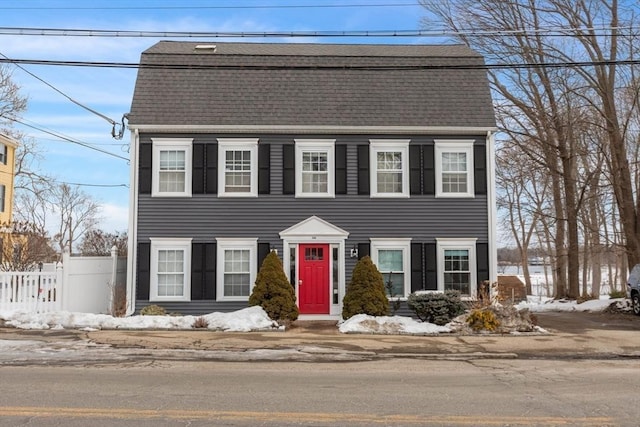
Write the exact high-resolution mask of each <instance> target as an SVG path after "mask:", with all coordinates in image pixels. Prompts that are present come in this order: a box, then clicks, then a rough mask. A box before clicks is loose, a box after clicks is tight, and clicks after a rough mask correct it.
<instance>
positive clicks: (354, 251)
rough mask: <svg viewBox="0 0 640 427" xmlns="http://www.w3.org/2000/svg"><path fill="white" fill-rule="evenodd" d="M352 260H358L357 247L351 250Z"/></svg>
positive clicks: (354, 246)
mask: <svg viewBox="0 0 640 427" xmlns="http://www.w3.org/2000/svg"><path fill="white" fill-rule="evenodd" d="M351 258H358V247H357V246H356V245H353V248H351Z"/></svg>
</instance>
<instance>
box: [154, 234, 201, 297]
mask: <svg viewBox="0 0 640 427" xmlns="http://www.w3.org/2000/svg"><path fill="white" fill-rule="evenodd" d="M150 282H151V286H150V289H149V299H150V300H151V301H189V300H190V299H191V294H190V292H189V289H191V239H170V238H162V239H156V238H152V239H151V281H150Z"/></svg>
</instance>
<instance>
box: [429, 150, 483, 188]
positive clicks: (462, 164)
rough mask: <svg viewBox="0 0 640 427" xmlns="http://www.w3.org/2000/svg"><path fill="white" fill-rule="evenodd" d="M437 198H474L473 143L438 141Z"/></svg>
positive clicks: (436, 165) (436, 151)
mask: <svg viewBox="0 0 640 427" xmlns="http://www.w3.org/2000/svg"><path fill="white" fill-rule="evenodd" d="M435 156H436V162H435V168H436V196H437V197H473V196H474V191H473V141H466V140H465V141H436V144H435Z"/></svg>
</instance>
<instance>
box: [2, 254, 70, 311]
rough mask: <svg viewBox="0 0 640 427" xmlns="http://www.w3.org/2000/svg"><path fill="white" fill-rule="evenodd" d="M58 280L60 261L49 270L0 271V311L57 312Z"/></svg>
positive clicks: (60, 278) (60, 290) (60, 296)
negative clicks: (53, 268)
mask: <svg viewBox="0 0 640 427" xmlns="http://www.w3.org/2000/svg"><path fill="white" fill-rule="evenodd" d="M62 283H63V270H62V264H60V263H58V265H57V266H56V271H53V272H44V271H43V272H40V271H27V272H0V311H3V310H6V311H27V312H32V313H44V312H50V311H60V310H62V292H63V287H62V286H61V285H62Z"/></svg>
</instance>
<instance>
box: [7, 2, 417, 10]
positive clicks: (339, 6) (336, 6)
mask: <svg viewBox="0 0 640 427" xmlns="http://www.w3.org/2000/svg"><path fill="white" fill-rule="evenodd" d="M407 6H411V7H416V6H420V5H419V4H417V3H360V4H358V3H344V4H340V3H339V4H295V5H284V4H282V5H252V6H249V5H234V6H85V7H82V6H80V7H78V6H60V7H53V6H50V7H47V6H39V7H35V6H13V7H12V6H8V7H0V10H180V9H202V10H204V9H332V8H333V9H344V8H353V7H407Z"/></svg>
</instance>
